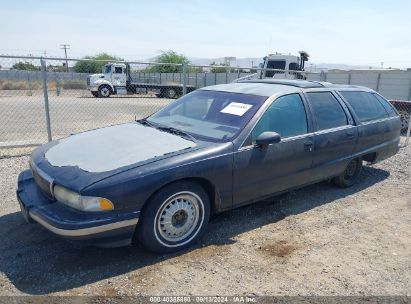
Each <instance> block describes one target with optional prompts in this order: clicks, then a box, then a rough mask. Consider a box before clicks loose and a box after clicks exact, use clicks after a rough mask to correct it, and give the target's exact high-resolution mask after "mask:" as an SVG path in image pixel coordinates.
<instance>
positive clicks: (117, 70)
mask: <svg viewBox="0 0 411 304" xmlns="http://www.w3.org/2000/svg"><path fill="white" fill-rule="evenodd" d="M114 73H115V74H122V73H123V69H122V68H121V67H115V68H114Z"/></svg>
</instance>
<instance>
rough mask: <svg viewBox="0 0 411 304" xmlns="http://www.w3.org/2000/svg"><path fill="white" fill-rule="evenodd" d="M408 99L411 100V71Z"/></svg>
mask: <svg viewBox="0 0 411 304" xmlns="http://www.w3.org/2000/svg"><path fill="white" fill-rule="evenodd" d="M408 100H411V73H410V89H409V91H408Z"/></svg>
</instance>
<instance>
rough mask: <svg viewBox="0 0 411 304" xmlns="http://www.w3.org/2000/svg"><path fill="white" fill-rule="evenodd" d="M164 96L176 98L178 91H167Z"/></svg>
mask: <svg viewBox="0 0 411 304" xmlns="http://www.w3.org/2000/svg"><path fill="white" fill-rule="evenodd" d="M162 95H163V97H165V98H176V97H177V91H176V89H173V88H168V89H165V90H164V91H163V94H162Z"/></svg>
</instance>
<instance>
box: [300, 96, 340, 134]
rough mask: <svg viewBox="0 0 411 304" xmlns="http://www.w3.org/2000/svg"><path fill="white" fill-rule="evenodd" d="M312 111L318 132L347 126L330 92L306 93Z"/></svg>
mask: <svg viewBox="0 0 411 304" xmlns="http://www.w3.org/2000/svg"><path fill="white" fill-rule="evenodd" d="M307 95H308V98H309V100H310V104H311V107H312V108H313V111H314V116H315V120H316V122H317V127H318V130H325V129H331V128H337V127H341V126H345V125H347V124H348V122H347V115H345V112H344V109H343V108H342V107H341V105H340V103H339V102H338V100H337V98H335V97H334V95H333V94H332V93H331V92H313V93H307Z"/></svg>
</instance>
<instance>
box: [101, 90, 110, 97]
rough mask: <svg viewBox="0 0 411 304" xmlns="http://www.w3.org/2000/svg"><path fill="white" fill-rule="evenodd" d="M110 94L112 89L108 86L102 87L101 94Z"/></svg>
mask: <svg viewBox="0 0 411 304" xmlns="http://www.w3.org/2000/svg"><path fill="white" fill-rule="evenodd" d="M109 94H110V90H109V89H108V88H102V89H101V95H103V96H105V97H107V96H108V95H109Z"/></svg>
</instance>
